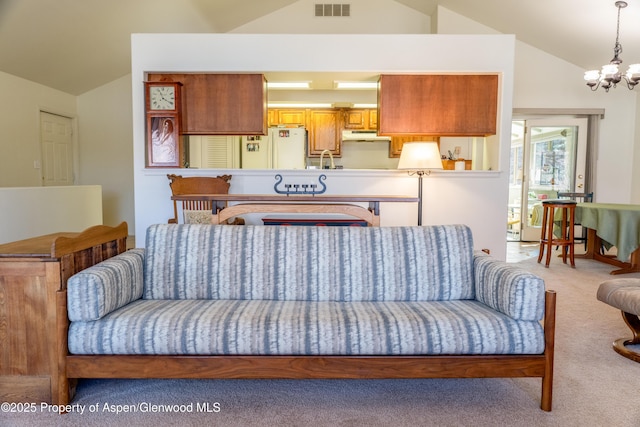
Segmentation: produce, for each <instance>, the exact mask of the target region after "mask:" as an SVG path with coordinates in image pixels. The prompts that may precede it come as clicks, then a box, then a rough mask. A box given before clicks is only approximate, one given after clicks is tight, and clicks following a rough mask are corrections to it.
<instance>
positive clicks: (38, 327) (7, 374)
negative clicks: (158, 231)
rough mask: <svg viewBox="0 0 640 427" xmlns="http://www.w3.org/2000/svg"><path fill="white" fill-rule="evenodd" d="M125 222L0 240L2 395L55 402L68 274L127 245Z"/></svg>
mask: <svg viewBox="0 0 640 427" xmlns="http://www.w3.org/2000/svg"><path fill="white" fill-rule="evenodd" d="M126 239H127V224H126V223H124V222H123V223H122V224H120V225H119V226H117V227H107V226H102V225H100V226H95V227H91V228H88V229H86V230H85V231H83V232H81V233H54V234H49V235H45V236H40V237H34V238H31V239H26V240H21V241H17V242H13V243H7V244H4V245H0V401H2V402H29V403H32V402H47V403H51V404H58V402H59V401H61V400H60V399H61V396H60V394H61V393H62V394H65V393H69V394H70V395H73V392H74V387H75V384H65V383H66V382H67V380H66V375H65V373H64V372H62V373H61V372H59V371H60V370H61V369H64V367H65V363H64V360H60V359H61V358H62V359H64V358H65V357H66V354H67V329H68V320H67V309H66V286H67V279H68V278H69V277H71V276H72V275H73V274H75V273H77V272H78V271H80V270H83V269H85V268H87V267H89V266H91V265H94V264H97V263H98V262H100V261H102V260H103V259H107V258H110V257H112V256H114V255H117V254H119V253H121V252H124V251H125V250H126Z"/></svg>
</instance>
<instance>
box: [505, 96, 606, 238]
mask: <svg viewBox="0 0 640 427" xmlns="http://www.w3.org/2000/svg"><path fill="white" fill-rule="evenodd" d="M604 113H605V110H604V109H602V108H573V109H565V108H557V109H556V108H514V109H513V110H512V117H511V121H512V122H513V121H532V120H549V121H555V120H557V119H578V118H586V119H587V147H586V162H585V164H586V170H585V177H584V191H585V192H589V191H593V188H594V187H595V181H596V162H597V153H598V137H599V133H600V132H599V130H600V120H601V119H603V118H604ZM523 187H524V186H523ZM594 198H595V199H597V195H595V194H594ZM595 199H594V201H595ZM521 200H522V197H521ZM520 226H522V225H520ZM518 239H519V240H521V241H522V240H524V239H523V238H522V233H519V237H518ZM535 240H536V241H537V240H539V236H537V237H536V239H535Z"/></svg>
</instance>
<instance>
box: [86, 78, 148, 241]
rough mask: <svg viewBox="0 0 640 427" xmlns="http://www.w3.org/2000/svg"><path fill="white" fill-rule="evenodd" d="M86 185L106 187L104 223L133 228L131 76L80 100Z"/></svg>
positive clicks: (103, 192)
mask: <svg viewBox="0 0 640 427" xmlns="http://www.w3.org/2000/svg"><path fill="white" fill-rule="evenodd" d="M78 111H80V112H81V113H82V116H81V118H80V120H79V124H78V127H79V134H80V139H81V141H82V145H81V147H80V157H81V159H82V161H81V163H80V176H81V183H82V184H100V185H102V196H103V206H104V224H105V225H110V226H115V225H118V224H120V223H121V222H122V221H126V222H127V224H128V225H129V229H131V230H132V229H133V227H134V224H135V221H134V214H133V211H134V208H133V159H132V152H133V149H132V147H133V135H132V132H131V130H132V127H133V125H132V120H133V119H132V111H131V76H130V75H127V76H125V77H122V78H120V79H118V80H115V81H113V82H111V83H109V84H106V85H104V86H101V87H99V88H96V89H94V90H92V91H89V92H86V93H84V94H82V95H80V96H79V97H78Z"/></svg>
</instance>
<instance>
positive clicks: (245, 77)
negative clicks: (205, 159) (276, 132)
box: [147, 73, 267, 135]
mask: <svg viewBox="0 0 640 427" xmlns="http://www.w3.org/2000/svg"><path fill="white" fill-rule="evenodd" d="M147 80H148V81H173V82H181V83H182V97H183V103H182V105H183V109H182V132H183V133H184V134H187V135H266V134H267V81H266V79H265V77H264V75H262V74H214V73H211V74H198V73H189V74H166V73H165V74H154V73H150V74H149V75H148V76H147Z"/></svg>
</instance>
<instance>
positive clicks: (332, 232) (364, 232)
mask: <svg viewBox="0 0 640 427" xmlns="http://www.w3.org/2000/svg"><path fill="white" fill-rule="evenodd" d="M146 251H147V252H146V258H145V277H144V282H145V283H144V296H143V298H145V299H229V300H246V299H254V300H292V301H293V300H299V301H300V300H305V301H434V300H438V301H439V300H442V301H446V300H457V299H473V298H474V296H475V294H474V283H473V280H474V278H473V240H472V237H471V230H470V229H469V228H468V227H466V226H463V225H442V226H428V227H278V226H249V225H247V226H227V225H224V226H220V225H201V224H178V225H175V224H159V225H153V226H151V227H149V229H148V231H147V240H146Z"/></svg>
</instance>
